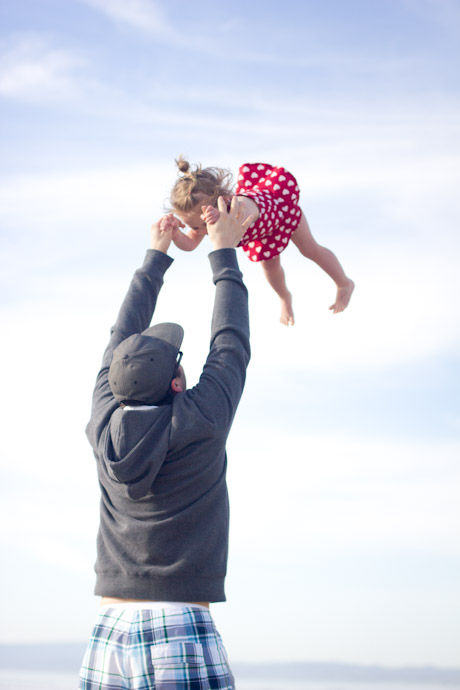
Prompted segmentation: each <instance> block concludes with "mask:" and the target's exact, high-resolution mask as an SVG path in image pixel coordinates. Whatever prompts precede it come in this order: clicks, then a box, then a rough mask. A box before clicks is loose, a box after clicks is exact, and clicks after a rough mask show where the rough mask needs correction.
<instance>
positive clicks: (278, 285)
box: [261, 256, 294, 326]
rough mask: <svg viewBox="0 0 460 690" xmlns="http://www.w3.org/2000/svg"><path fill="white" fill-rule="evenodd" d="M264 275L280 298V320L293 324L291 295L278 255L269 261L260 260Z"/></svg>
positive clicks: (287, 324) (285, 323) (288, 324)
mask: <svg viewBox="0 0 460 690" xmlns="http://www.w3.org/2000/svg"><path fill="white" fill-rule="evenodd" d="M261 263H262V268H263V269H264V273H265V277H266V279H267V280H268V282H269V283H270V285H271V286H272V288H273V289H274V291H275V292H276V294H277V295H278V297H279V298H280V300H281V316H280V321H281V323H283V324H284V325H285V326H293V325H294V312H293V310H292V295H291V293H290V292H289V290H288V289H287V286H286V278H285V276H284V270H283V267H282V266H281V260H280V257H279V256H275V257H274V258H273V259H270V260H269V261H262V262H261Z"/></svg>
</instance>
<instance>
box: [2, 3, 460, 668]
mask: <svg viewBox="0 0 460 690" xmlns="http://www.w3.org/2000/svg"><path fill="white" fill-rule="evenodd" d="M0 27H2V28H1V34H0V101H1V135H0V136H1V150H2V155H1V158H0V228H1V239H0V241H1V256H2V269H1V273H0V281H1V283H0V285H1V298H0V305H1V318H2V324H3V329H4V334H5V335H4V337H3V339H2V345H1V347H2V352H3V362H4V371H3V373H4V378H5V377H6V382H4V385H5V390H6V391H8V395H7V396H6V397H5V398H4V399H3V402H2V417H3V420H4V422H5V430H6V431H5V433H4V450H3V453H2V460H1V473H2V482H1V487H2V488H1V494H2V501H1V505H2V521H1V525H2V527H1V529H0V539H1V543H2V551H3V553H4V554H6V555H7V563H8V568H7V569H6V570H4V571H3V572H2V580H3V582H2V585H3V589H4V591H7V592H8V596H7V597H6V601H5V604H4V606H3V608H2V612H3V615H2V623H1V626H0V641H4V642H7V641H20V640H23V641H25V642H30V641H34V640H36V641H38V640H41V641H42V640H50V641H55V640H85V639H86V638H87V637H88V635H89V631H90V628H91V624H92V620H93V617H94V613H95V610H96V608H97V600H96V599H95V598H94V597H93V596H92V589H93V585H94V577H93V572H92V567H93V562H94V558H95V553H94V547H95V534H96V529H97V509H98V490H97V485H96V476H95V471H94V466H93V461H92V456H91V453H90V449H89V446H88V445H87V444H86V440H85V437H84V435H83V429H84V426H85V424H86V421H87V419H88V415H89V405H90V395H91V389H92V385H93V382H94V378H95V375H96V372H97V368H98V365H99V362H100V357H101V355H102V350H103V348H104V345H105V342H106V339H107V336H108V330H109V328H110V325H111V324H112V323H113V321H114V318H115V316H116V313H117V310H118V307H119V303H120V301H121V299H122V297H123V295H124V291H125V289H126V287H127V284H128V282H129V279H130V277H131V274H132V273H133V271H134V270H135V268H136V267H137V266H138V265H139V264H140V263H141V262H142V258H143V254H144V250H145V248H146V247H147V246H148V231H149V226H150V224H151V222H153V221H154V220H155V219H156V218H158V217H159V216H160V215H161V214H162V210H163V207H164V204H165V202H166V200H167V197H168V194H169V190H170V188H171V186H172V184H173V183H174V180H175V169H174V158H175V157H176V156H177V155H178V154H179V153H185V154H187V155H188V156H189V158H190V160H191V161H192V162H199V161H200V162H202V163H203V164H204V165H220V166H225V167H230V168H232V169H233V170H236V169H237V168H238V166H239V165H240V164H241V163H242V162H244V161H245V160H248V161H254V160H259V161H260V160H262V161H268V162H270V163H280V164H282V165H286V166H287V167H288V168H289V169H291V170H292V172H293V173H294V174H295V175H296V177H297V179H298V181H299V184H300V187H301V199H300V201H301V206H302V208H303V210H304V211H305V213H306V215H307V218H308V219H309V222H310V225H311V228H312V231H313V233H314V235H315V236H316V238H317V240H318V241H319V242H320V243H322V244H324V245H326V246H328V247H329V248H331V249H332V250H333V251H334V252H335V253H336V254H337V255H338V257H339V259H340V260H341V262H342V263H343V265H344V267H345V269H346V271H347V272H348V273H349V275H350V276H351V277H352V278H353V279H354V280H355V281H356V284H357V289H356V293H355V295H354V297H353V300H352V303H351V305H350V307H349V309H348V310H347V311H346V312H345V313H344V314H341V315H337V316H333V315H332V314H331V313H329V311H328V309H327V307H328V306H329V304H331V303H332V301H333V299H334V286H333V284H332V283H331V281H330V280H329V279H328V278H327V276H325V274H323V273H322V272H321V271H320V270H319V269H318V268H317V267H316V266H315V265H313V264H311V263H309V262H308V261H307V260H306V259H303V258H302V257H301V256H300V255H299V254H298V252H297V251H296V249H295V247H294V246H289V247H288V249H287V250H286V252H285V253H284V255H283V257H284V259H283V263H284V265H285V269H286V273H287V279H288V284H289V285H290V288H291V290H292V292H293V294H294V308H295V312H296V325H295V327H293V328H291V329H286V328H283V327H281V326H280V325H279V323H278V305H277V301H276V297H275V296H274V294H272V293H271V292H270V289H269V287H268V286H267V285H266V284H265V282H264V280H263V276H262V272H261V271H260V269H259V267H257V266H253V265H250V264H249V262H247V261H246V260H245V257H244V256H243V255H241V256H240V266H241V268H242V270H243V272H244V276H245V281H246V283H247V284H248V287H249V290H250V309H251V328H252V344H253V358H252V361H251V364H250V369H249V374H248V383H247V387H246V391H245V396H244V399H243V401H242V404H241V408H240V411H239V414H238V417H237V420H236V422H235V425H234V428H233V430H232V435H231V439H230V443H229V449H228V450H229V485H230V491H231V506H232V527H231V550H230V561H229V575H228V579H227V595H228V599H229V602H228V603H227V604H226V605H216V606H215V607H214V615H215V618H216V621H217V623H218V625H219V626H220V628H221V630H222V633H223V635H224V637H225V641H226V645H227V648H228V651H229V653H230V656H231V657H232V658H233V659H235V660H242V661H245V660H260V661H263V660H277V659H279V660H288V659H297V660H313V661H315V660H336V661H344V662H356V663H360V662H361V663H382V664H411V663H414V664H430V663H432V664H442V665H452V666H455V665H460V657H459V652H458V639H459V634H460V624H459V621H460V616H459V613H460V611H459V609H460V592H459V586H458V582H459V561H460V553H459V543H460V542H459V536H460V534H459V528H458V525H459V524H460V520H459V518H460V510H459V500H458V495H459V493H458V489H459V474H460V472H459V458H460V452H459V451H460V442H459V431H460V410H459V403H458V383H459V356H458V352H459V340H460V324H459V319H458V309H457V306H456V296H457V295H458V293H459V289H460V280H459V272H458V265H459V264H458V260H459V239H458V225H459V217H460V213H459V211H460V202H459V201H458V188H459V181H460V164H459V163H460V147H459V129H460V126H459V122H460V118H459V114H460V112H459V111H460V108H459V105H460V103H459V83H458V82H459V69H458V67H459V52H460V51H459V48H458V46H459V44H460V42H459V35H460V6H459V4H458V2H454V1H451V0H398V1H397V2H396V0H395V1H393V0H382V1H380V2H378V3H377V2H369V1H368V2H364V1H363V2H358V1H356V0H351V1H350V2H347V3H340V2H338V1H337V2H333V1H332V0H323V1H322V2H311V1H307V2H304V3H297V2H293V1H291V0H288V1H287V2H284V3H282V4H281V3H276V2H271V1H268V2H261V1H259V0H256V1H255V2H252V3H248V4H247V6H246V7H244V9H243V8H240V7H237V8H235V7H226V6H224V5H218V4H216V3H214V2H197V3H185V2H183V1H181V0H175V1H174V0H173V1H170V2H168V3H160V2H154V1H153V0H124V1H122V0H68V1H67V2H66V3H62V2H58V1H57V0H54V1H51V0H43V1H42V2H40V3H36V2H33V1H32V0H21V2H17V3H7V2H4V3H2V4H1V5H0ZM208 251H209V244H206V242H203V243H202V245H201V246H200V247H199V249H198V250H196V251H195V252H193V253H191V254H185V253H181V252H180V251H179V250H177V249H176V248H172V250H171V254H172V256H174V258H175V262H174V265H173V267H172V269H171V271H170V272H169V275H168V277H167V281H166V285H165V288H164V290H163V293H162V297H161V301H160V304H159V307H158V312H157V315H156V320H158V321H161V320H176V321H179V322H181V323H183V325H184V327H185V331H186V337H185V341H184V352H185V355H184V366H185V368H186V371H187V374H188V379H189V382H190V383H194V382H195V381H196V380H197V378H198V376H199V372H200V368H201V365H202V363H203V361H204V357H205V355H206V351H207V344H208V337H209V321H210V312H211V308H212V298H213V288H212V284H211V281H210V274H209V268H208V265H207V258H206V255H207V252H208ZM64 602H65V605H66V608H67V613H66V616H65V620H62V607H63V603H64ZM18 610H19V611H22V612H24V613H26V612H27V613H28V614H30V615H31V617H32V622H31V625H28V626H27V632H25V631H24V626H23V616H18ZM243 619H244V621H245V622H244V625H243V626H242V625H241V621H242V620H243ZM280 627H281V628H283V629H289V630H291V631H292V636H290V635H286V636H285V637H279V636H276V637H275V634H274V630H277V631H278V630H279V629H280Z"/></svg>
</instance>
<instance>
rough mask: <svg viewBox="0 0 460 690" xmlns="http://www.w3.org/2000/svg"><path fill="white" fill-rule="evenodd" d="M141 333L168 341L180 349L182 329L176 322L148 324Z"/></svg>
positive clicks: (182, 337) (182, 335)
mask: <svg viewBox="0 0 460 690" xmlns="http://www.w3.org/2000/svg"><path fill="white" fill-rule="evenodd" d="M142 335H148V336H150V337H153V338H160V340H164V341H165V342H167V343H169V344H170V345H172V346H173V347H174V348H176V350H180V346H181V345H182V340H183V339H184V329H183V328H182V326H179V324H178V323H157V324H156V325H155V326H150V328H146V330H145V331H142Z"/></svg>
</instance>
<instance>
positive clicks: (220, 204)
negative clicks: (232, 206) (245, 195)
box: [217, 196, 235, 213]
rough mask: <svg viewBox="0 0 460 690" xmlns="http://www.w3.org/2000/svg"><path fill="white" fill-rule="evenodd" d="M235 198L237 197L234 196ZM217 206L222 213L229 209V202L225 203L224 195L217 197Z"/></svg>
mask: <svg viewBox="0 0 460 690" xmlns="http://www.w3.org/2000/svg"><path fill="white" fill-rule="evenodd" d="M233 198H235V197H233ZM217 208H218V209H219V211H220V212H221V213H224V212H226V211H227V204H226V203H225V199H224V197H223V196H220V197H219V198H218V199H217Z"/></svg>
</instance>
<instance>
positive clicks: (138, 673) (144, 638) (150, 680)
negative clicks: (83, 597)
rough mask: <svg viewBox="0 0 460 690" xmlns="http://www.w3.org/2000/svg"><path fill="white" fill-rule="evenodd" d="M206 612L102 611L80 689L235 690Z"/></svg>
mask: <svg viewBox="0 0 460 690" xmlns="http://www.w3.org/2000/svg"><path fill="white" fill-rule="evenodd" d="M234 687H235V685H234V680H233V676H232V673H231V671H230V668H229V665H228V659H227V654H226V651H225V648H224V646H223V643H222V639H221V637H220V635H219V633H218V632H217V629H216V627H215V625H214V621H213V619H212V617H211V614H210V613H209V611H206V610H204V609H199V608H194V607H192V606H183V607H177V608H176V607H175V608H171V609H168V608H160V609H141V608H139V609H128V608H126V609H124V608H123V607H119V606H117V607H104V608H103V609H101V611H100V613H99V615H98V618H97V621H96V625H95V626H94V630H93V635H92V638H91V640H90V643H89V646H88V649H87V650H86V654H85V657H84V659H83V665H82V668H81V672H80V686H79V690H234Z"/></svg>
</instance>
